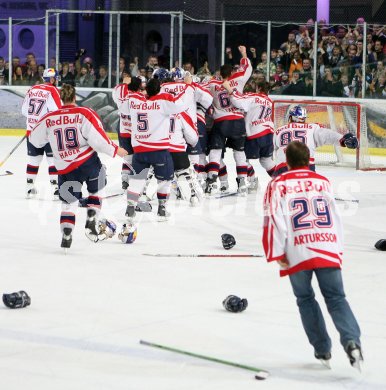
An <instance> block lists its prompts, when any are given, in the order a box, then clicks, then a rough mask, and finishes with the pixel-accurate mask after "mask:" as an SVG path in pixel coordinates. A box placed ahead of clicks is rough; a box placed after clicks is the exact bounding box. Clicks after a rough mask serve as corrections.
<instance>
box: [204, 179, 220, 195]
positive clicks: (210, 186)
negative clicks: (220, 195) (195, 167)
mask: <svg viewBox="0 0 386 390" xmlns="http://www.w3.org/2000/svg"><path fill="white" fill-rule="evenodd" d="M216 181H217V176H213V177H208V178H207V179H206V187H205V194H206V195H209V196H210V195H213V194H214V193H215V192H216V190H217V184H216Z"/></svg>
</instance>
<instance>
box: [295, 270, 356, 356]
mask: <svg viewBox="0 0 386 390" xmlns="http://www.w3.org/2000/svg"><path fill="white" fill-rule="evenodd" d="M313 273H315V275H316V278H317V279H318V283H319V288H320V291H321V293H322V295H323V297H324V301H325V302H326V305H327V309H328V312H329V313H330V316H331V318H332V320H333V322H334V324H335V327H336V329H337V330H338V332H339V334H340V342H341V344H342V346H343V348H345V347H346V345H347V343H348V342H349V341H350V340H353V341H355V343H356V344H357V345H360V340H359V338H360V333H361V332H360V329H359V325H358V323H357V321H356V319H355V317H354V314H353V312H352V311H351V308H350V306H349V304H348V302H347V300H346V297H345V294H344V289H343V281H342V272H341V270H340V269H339V268H316V269H313V270H309V271H300V272H297V273H294V274H292V275H290V276H289V277H290V281H291V285H292V290H293V292H294V294H295V296H296V303H297V305H298V307H299V311H300V316H301V318H302V323H303V328H304V330H305V331H306V334H307V337H308V340H309V342H310V344H311V345H312V346H313V347H314V349H315V352H316V353H319V354H324V353H327V352H330V351H331V339H330V337H329V335H328V333H327V329H326V323H325V322H324V318H323V314H322V312H321V310H320V307H319V304H318V302H317V301H316V299H315V293H314V290H313V288H312V286H311V279H312V275H313Z"/></svg>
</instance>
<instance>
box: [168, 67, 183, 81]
mask: <svg viewBox="0 0 386 390" xmlns="http://www.w3.org/2000/svg"><path fill="white" fill-rule="evenodd" d="M171 76H172V79H173V80H183V79H184V77H185V71H184V70H183V69H182V68H173V69H172V71H171Z"/></svg>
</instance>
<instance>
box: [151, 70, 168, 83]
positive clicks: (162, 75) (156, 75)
mask: <svg viewBox="0 0 386 390" xmlns="http://www.w3.org/2000/svg"><path fill="white" fill-rule="evenodd" d="M169 77H170V72H169V71H168V70H167V69H165V68H158V69H156V70H155V71H154V72H153V79H158V80H159V81H162V80H164V79H167V78H169Z"/></svg>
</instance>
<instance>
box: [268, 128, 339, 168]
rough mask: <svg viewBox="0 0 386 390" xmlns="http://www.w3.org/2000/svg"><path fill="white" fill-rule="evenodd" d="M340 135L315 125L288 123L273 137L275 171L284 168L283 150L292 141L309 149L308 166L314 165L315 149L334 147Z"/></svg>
mask: <svg viewBox="0 0 386 390" xmlns="http://www.w3.org/2000/svg"><path fill="white" fill-rule="evenodd" d="M341 138H342V135H341V134H339V133H337V132H336V131H333V130H331V129H328V128H326V127H322V126H321V125H319V124H317V123H294V122H292V123H288V124H287V125H284V126H281V127H279V128H278V129H277V130H276V131H275V135H274V140H273V142H274V148H275V152H276V157H275V163H276V167H275V169H276V170H278V169H280V168H282V167H286V166H287V164H286V157H285V150H286V148H287V146H288V144H289V143H290V142H292V141H299V142H302V143H303V144H306V145H307V146H308V149H310V165H311V164H315V149H316V148H317V147H319V146H322V145H334V144H337V143H338V142H339V140H340V139H341Z"/></svg>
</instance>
